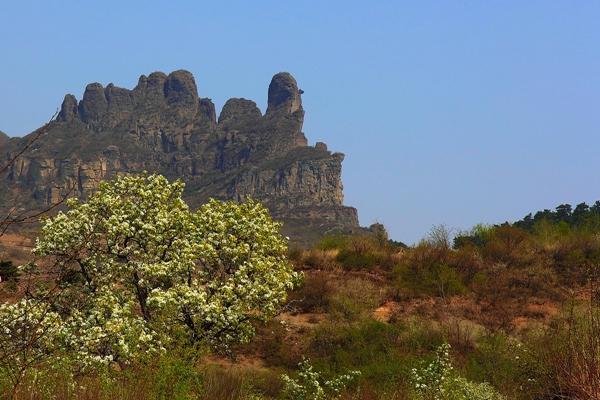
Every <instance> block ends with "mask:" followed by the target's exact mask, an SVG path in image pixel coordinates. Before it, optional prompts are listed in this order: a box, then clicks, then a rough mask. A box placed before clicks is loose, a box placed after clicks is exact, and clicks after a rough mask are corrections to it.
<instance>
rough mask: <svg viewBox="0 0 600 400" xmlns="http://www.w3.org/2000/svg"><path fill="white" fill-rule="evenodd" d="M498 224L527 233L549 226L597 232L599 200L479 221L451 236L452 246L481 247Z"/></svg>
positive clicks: (599, 226)
mask: <svg viewBox="0 0 600 400" xmlns="http://www.w3.org/2000/svg"><path fill="white" fill-rule="evenodd" d="M499 227H514V228H519V229H522V230H524V231H527V232H529V233H533V234H536V233H540V231H541V230H546V229H548V228H549V227H552V228H553V229H555V230H559V231H561V232H563V233H566V232H568V231H578V232H582V233H584V232H585V233H598V232H600V200H599V201H596V202H595V203H594V204H593V205H591V206H589V205H588V204H587V203H585V202H584V203H579V204H577V205H576V206H575V208H573V206H572V205H571V204H567V203H565V204H560V205H558V206H557V207H556V208H555V209H554V210H549V209H544V210H542V211H538V212H536V213H535V214H534V213H529V214H527V215H526V216H525V217H523V219H520V220H518V221H515V222H513V223H509V222H504V223H502V224H496V225H484V224H479V225H476V226H475V227H473V228H472V229H471V230H470V231H467V232H461V233H460V234H458V235H457V236H456V237H455V238H454V248H460V247H463V246H465V245H467V244H470V245H475V246H477V247H482V246H483V245H485V243H486V241H487V239H488V238H489V237H490V233H491V232H492V231H494V230H495V229H497V228H499Z"/></svg>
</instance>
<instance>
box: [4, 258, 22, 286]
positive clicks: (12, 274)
mask: <svg viewBox="0 0 600 400" xmlns="http://www.w3.org/2000/svg"><path fill="white" fill-rule="evenodd" d="M11 280H12V281H17V280H19V268H18V267H17V266H16V265H14V264H13V263H12V261H0V281H1V282H6V281H11Z"/></svg>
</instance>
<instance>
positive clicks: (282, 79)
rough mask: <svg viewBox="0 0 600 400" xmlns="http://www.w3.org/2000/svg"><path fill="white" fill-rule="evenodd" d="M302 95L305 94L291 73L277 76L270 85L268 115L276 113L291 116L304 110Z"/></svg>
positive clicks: (281, 73)
mask: <svg viewBox="0 0 600 400" xmlns="http://www.w3.org/2000/svg"><path fill="white" fill-rule="evenodd" d="M302 93H304V92H303V91H302V90H300V89H298V84H297V83H296V80H295V79H294V77H293V76H292V75H291V74H290V73H289V72H280V73H278V74H275V76H273V79H271V83H270V84H269V102H268V108H267V114H272V113H274V112H276V111H284V112H285V113H288V114H291V113H294V112H296V111H298V110H302V98H301V95H302Z"/></svg>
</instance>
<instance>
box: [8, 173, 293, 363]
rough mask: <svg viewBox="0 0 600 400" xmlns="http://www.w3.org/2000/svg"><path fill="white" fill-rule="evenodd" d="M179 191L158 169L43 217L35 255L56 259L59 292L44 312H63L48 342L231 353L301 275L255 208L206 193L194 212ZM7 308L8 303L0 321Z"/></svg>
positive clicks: (111, 350)
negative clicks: (177, 346)
mask: <svg viewBox="0 0 600 400" xmlns="http://www.w3.org/2000/svg"><path fill="white" fill-rule="evenodd" d="M183 188H184V185H183V183H181V182H179V181H177V182H173V183H169V182H168V181H167V180H166V179H165V178H164V177H162V176H160V175H149V176H148V175H142V176H126V177H118V178H116V179H115V180H114V181H112V182H104V183H102V184H101V185H100V186H99V188H98V190H97V192H96V193H95V194H93V195H92V196H91V197H90V198H89V200H88V201H87V202H85V203H80V202H77V200H70V201H69V202H68V206H69V207H70V210H68V211H67V212H60V213H58V215H56V216H55V217H54V218H51V219H48V220H46V221H45V223H44V225H43V228H42V233H41V236H40V238H39V239H38V240H37V242H36V246H35V250H34V252H35V254H36V255H37V256H39V257H44V258H46V259H47V260H52V261H53V262H52V265H53V267H52V269H51V272H52V273H53V274H54V276H55V278H56V286H55V287H54V288H53V289H52V290H54V293H58V294H57V295H55V296H52V301H51V310H52V313H45V314H42V318H47V317H48V316H49V317H51V318H53V319H55V318H56V315H58V316H59V317H60V326H61V330H60V335H57V337H56V338H55V339H56V340H55V341H54V342H53V343H54V344H55V345H56V346H57V349H58V350H60V351H65V352H66V353H67V354H69V355H70V356H71V357H72V358H73V359H74V360H75V361H76V362H78V364H79V365H82V366H84V367H85V366H92V365H96V364H98V363H99V364H107V363H110V362H113V361H117V362H120V363H127V362H129V361H131V360H134V359H138V358H140V357H142V356H144V355H148V354H150V355H151V354H153V353H156V352H160V351H164V350H165V349H167V348H168V347H169V346H170V345H172V344H173V342H174V340H181V339H182V340H183V341H184V342H185V343H187V344H189V345H193V346H201V347H204V348H211V349H216V350H219V351H229V350H230V346H231V345H232V344H235V343H244V342H247V341H248V340H249V339H250V338H251V337H252V335H253V333H254V325H253V323H254V322H255V321H264V320H267V319H269V318H271V317H273V316H274V315H275V314H276V313H277V312H278V310H279V308H280V306H282V305H283V304H284V301H285V298H286V291H287V290H288V289H291V288H292V287H293V286H294V285H295V283H296V282H297V281H298V279H299V275H298V274H297V273H295V272H294V271H293V269H292V267H291V265H290V263H289V262H288V261H287V259H286V254H287V242H286V239H285V238H283V237H282V236H281V235H280V234H279V230H280V224H279V223H277V222H274V221H273V220H272V219H271V217H270V216H269V213H268V212H267V210H266V209H265V208H264V207H263V206H262V205H261V204H259V203H257V202H255V201H251V200H250V201H248V202H246V203H243V204H238V203H234V202H218V201H215V200H211V201H209V202H208V203H207V204H205V205H204V206H202V207H200V209H199V210H198V211H197V212H191V211H190V210H189V208H188V206H187V205H186V203H185V202H184V201H183V200H182V198H181V195H182V193H183ZM32 268H34V269H36V267H35V266H34V267H32ZM43 298H44V299H49V298H50V296H49V295H48V294H47V293H46V294H45V296H43ZM15 307H16V306H15ZM14 314H15V313H14V310H13V309H12V307H10V306H9V307H4V309H2V310H0V323H2V322H4V321H3V318H4V319H6V318H12V319H14ZM24 315H25V314H24ZM26 315H27V316H28V317H31V313H28V314H26ZM2 325H3V326H4V325H5V324H4V323H2ZM13 325H14V326H15V327H18V325H19V324H14V323H13ZM41 325H44V326H45V324H41ZM8 336H9V337H11V336H12V338H13V339H17V336H18V332H17V331H15V332H9V333H8ZM45 351H46V353H48V352H50V351H49V350H48V349H45Z"/></svg>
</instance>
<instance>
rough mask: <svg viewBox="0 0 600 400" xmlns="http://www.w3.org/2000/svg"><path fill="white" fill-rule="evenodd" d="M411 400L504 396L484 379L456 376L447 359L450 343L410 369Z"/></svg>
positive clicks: (484, 399)
mask: <svg viewBox="0 0 600 400" xmlns="http://www.w3.org/2000/svg"><path fill="white" fill-rule="evenodd" d="M412 377H413V385H414V398H415V400H504V397H503V396H502V395H501V394H499V393H498V392H496V390H495V389H494V388H493V387H492V386H491V385H490V384H488V383H474V382H469V381H468V380H466V379H464V378H462V377H460V376H458V375H457V374H456V373H455V372H454V367H453V366H452V363H451V361H450V345H449V344H443V345H442V346H440V347H439V348H438V349H437V350H436V354H435V357H434V359H433V360H432V361H431V362H429V363H426V364H423V365H422V366H421V367H420V368H414V369H413V370H412Z"/></svg>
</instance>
